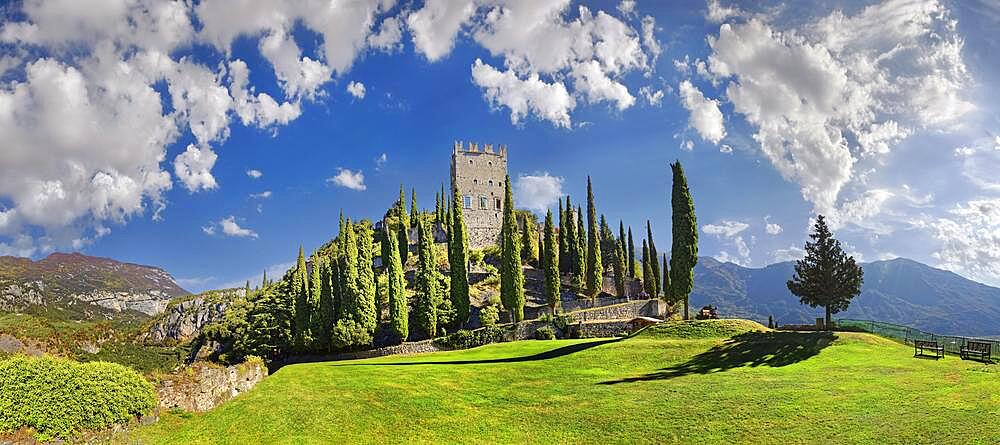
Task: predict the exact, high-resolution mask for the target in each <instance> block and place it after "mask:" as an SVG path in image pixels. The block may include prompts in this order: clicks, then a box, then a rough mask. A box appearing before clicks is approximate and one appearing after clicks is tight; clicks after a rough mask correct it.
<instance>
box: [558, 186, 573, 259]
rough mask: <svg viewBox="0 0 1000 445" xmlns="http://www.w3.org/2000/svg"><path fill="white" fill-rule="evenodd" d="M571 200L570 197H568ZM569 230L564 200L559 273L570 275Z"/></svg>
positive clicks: (560, 213)
mask: <svg viewBox="0 0 1000 445" xmlns="http://www.w3.org/2000/svg"><path fill="white" fill-rule="evenodd" d="M566 198H567V199H569V197H568V196H567V197H566ZM568 229H569V228H568V227H567V226H566V212H564V211H563V202H562V199H560V200H559V255H558V258H559V273H568V272H569V270H570V258H571V257H570V256H569V254H568V253H567V250H568V249H567V248H566V244H567V242H568V240H569V232H568V231H567V230H568Z"/></svg>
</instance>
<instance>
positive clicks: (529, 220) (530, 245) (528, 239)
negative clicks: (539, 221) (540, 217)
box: [521, 214, 538, 263]
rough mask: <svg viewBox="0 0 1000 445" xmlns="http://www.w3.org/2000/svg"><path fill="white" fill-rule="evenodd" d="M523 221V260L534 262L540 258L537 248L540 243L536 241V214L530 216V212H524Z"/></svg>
mask: <svg viewBox="0 0 1000 445" xmlns="http://www.w3.org/2000/svg"><path fill="white" fill-rule="evenodd" d="M521 221H522V222H523V226H522V230H521V261H522V262H524V263H533V262H535V261H537V260H538V251H536V250H535V249H536V248H537V247H538V243H537V242H535V238H536V236H535V221H534V215H532V216H531V217H529V215H528V214H523V218H522V219H521Z"/></svg>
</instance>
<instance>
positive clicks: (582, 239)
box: [573, 206, 587, 290]
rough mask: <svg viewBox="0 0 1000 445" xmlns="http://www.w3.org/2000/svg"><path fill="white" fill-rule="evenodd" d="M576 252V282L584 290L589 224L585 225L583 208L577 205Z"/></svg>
mask: <svg viewBox="0 0 1000 445" xmlns="http://www.w3.org/2000/svg"><path fill="white" fill-rule="evenodd" d="M574 213H575V214H576V253H575V254H574V255H573V257H574V259H575V261H574V263H573V266H574V267H575V270H574V271H573V279H574V284H575V285H576V287H577V288H579V289H581V290H584V286H586V285H587V226H585V225H583V209H582V208H580V206H576V212H574Z"/></svg>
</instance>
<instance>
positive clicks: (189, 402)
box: [156, 361, 267, 411]
mask: <svg viewBox="0 0 1000 445" xmlns="http://www.w3.org/2000/svg"><path fill="white" fill-rule="evenodd" d="M264 377H267V367H265V366H264V363H263V362H260V361H254V362H248V363H243V364H239V365H236V366H229V367H221V366H216V365H211V364H207V363H200V362H199V363H196V364H194V365H192V366H189V367H185V368H182V369H181V370H180V371H178V372H176V373H174V374H171V375H170V376H168V377H166V378H164V379H163V380H161V381H160V384H159V385H158V386H157V388H156V394H157V398H158V399H159V406H160V408H162V409H173V408H181V409H183V410H185V411H208V410H210V409H212V408H215V407H216V406H218V405H220V404H222V403H223V402H225V401H227V400H229V399H232V398H233V397H236V396H237V395H239V394H241V393H244V392H246V391H249V390H250V389H251V388H253V387H254V386H256V385H257V384H258V383H260V381H261V380H264Z"/></svg>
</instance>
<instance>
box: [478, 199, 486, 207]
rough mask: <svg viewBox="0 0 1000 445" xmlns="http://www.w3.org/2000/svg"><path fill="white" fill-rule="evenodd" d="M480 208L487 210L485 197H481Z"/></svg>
mask: <svg viewBox="0 0 1000 445" xmlns="http://www.w3.org/2000/svg"><path fill="white" fill-rule="evenodd" d="M479 208H481V209H485V208H486V197H485V196H480V197H479Z"/></svg>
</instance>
